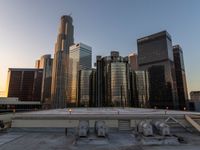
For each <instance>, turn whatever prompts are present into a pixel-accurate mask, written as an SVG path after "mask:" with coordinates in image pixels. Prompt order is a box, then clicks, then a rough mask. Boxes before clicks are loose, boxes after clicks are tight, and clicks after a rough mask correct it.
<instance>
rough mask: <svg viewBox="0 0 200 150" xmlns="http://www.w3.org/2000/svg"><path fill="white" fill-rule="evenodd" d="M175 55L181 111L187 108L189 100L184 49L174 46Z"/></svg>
mask: <svg viewBox="0 0 200 150" xmlns="http://www.w3.org/2000/svg"><path fill="white" fill-rule="evenodd" d="M173 54H174V64H175V73H176V83H177V92H178V102H179V109H181V110H183V109H184V108H185V107H186V101H187V100H188V92H187V82H186V75H185V66H184V60H183V51H182V48H181V47H180V46H179V45H175V46H173Z"/></svg>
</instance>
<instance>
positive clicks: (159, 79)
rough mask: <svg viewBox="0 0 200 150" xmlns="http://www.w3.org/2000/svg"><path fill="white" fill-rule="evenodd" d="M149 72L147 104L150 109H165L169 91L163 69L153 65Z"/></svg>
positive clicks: (167, 103) (170, 97)
mask: <svg viewBox="0 0 200 150" xmlns="http://www.w3.org/2000/svg"><path fill="white" fill-rule="evenodd" d="M148 72H149V100H150V101H149V104H150V106H151V107H159V108H167V107H169V106H168V105H169V99H172V95H170V93H171V91H168V90H169V89H170V88H168V87H167V86H168V85H166V82H165V68H164V66H163V65H153V66H151V67H150V68H148Z"/></svg>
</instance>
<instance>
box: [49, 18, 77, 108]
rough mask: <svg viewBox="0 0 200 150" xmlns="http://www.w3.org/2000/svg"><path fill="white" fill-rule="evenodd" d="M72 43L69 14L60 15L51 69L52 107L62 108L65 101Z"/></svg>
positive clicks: (64, 105)
mask: <svg viewBox="0 0 200 150" xmlns="http://www.w3.org/2000/svg"><path fill="white" fill-rule="evenodd" d="M73 44H74V27H73V25H72V17H71V16H62V17H61V23H60V27H59V33H58V37H57V42H56V44H55V53H54V59H53V69H52V87H51V99H52V107H53V108H64V107H66V102H67V96H68V93H67V87H68V83H67V81H68V65H69V63H68V62H69V47H70V46H71V45H73Z"/></svg>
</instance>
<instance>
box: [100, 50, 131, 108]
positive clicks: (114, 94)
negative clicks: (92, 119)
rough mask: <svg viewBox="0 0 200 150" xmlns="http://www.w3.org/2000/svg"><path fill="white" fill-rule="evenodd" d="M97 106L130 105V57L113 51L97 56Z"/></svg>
mask: <svg viewBox="0 0 200 150" xmlns="http://www.w3.org/2000/svg"><path fill="white" fill-rule="evenodd" d="M96 67H97V70H96V79H97V89H96V91H97V99H96V100H97V104H98V105H97V106H130V82H129V64H128V59H127V58H123V57H121V56H119V52H117V51H112V52H111V55H110V56H106V57H103V58H102V57H101V56H97V62H96Z"/></svg>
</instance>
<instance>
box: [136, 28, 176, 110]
mask: <svg viewBox="0 0 200 150" xmlns="http://www.w3.org/2000/svg"><path fill="white" fill-rule="evenodd" d="M137 46H138V65H139V70H148V69H149V68H150V67H152V66H163V67H164V76H165V86H166V88H165V89H166V91H165V92H164V93H167V94H168V95H167V97H168V99H167V102H166V101H164V100H161V98H160V100H161V101H160V102H159V105H157V107H158V108H166V107H168V108H171V109H173V108H176V109H177V108H178V102H177V88H176V77H175V68H174V58H173V48H172V40H171V36H170V35H169V33H168V32H167V31H162V32H159V33H156V34H153V35H150V36H146V37H143V38H140V39H138V40H137ZM151 79H155V80H157V79H156V78H151ZM150 82H151V83H154V82H156V81H150ZM151 87H152V88H153V86H151ZM151 91H155V90H153V89H151ZM160 92H162V91H158V92H157V93H154V94H155V95H152V94H153V93H150V95H151V97H159V94H158V93H160ZM157 94H158V95H157ZM151 97H150V101H154V99H151ZM150 107H154V106H150Z"/></svg>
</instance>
